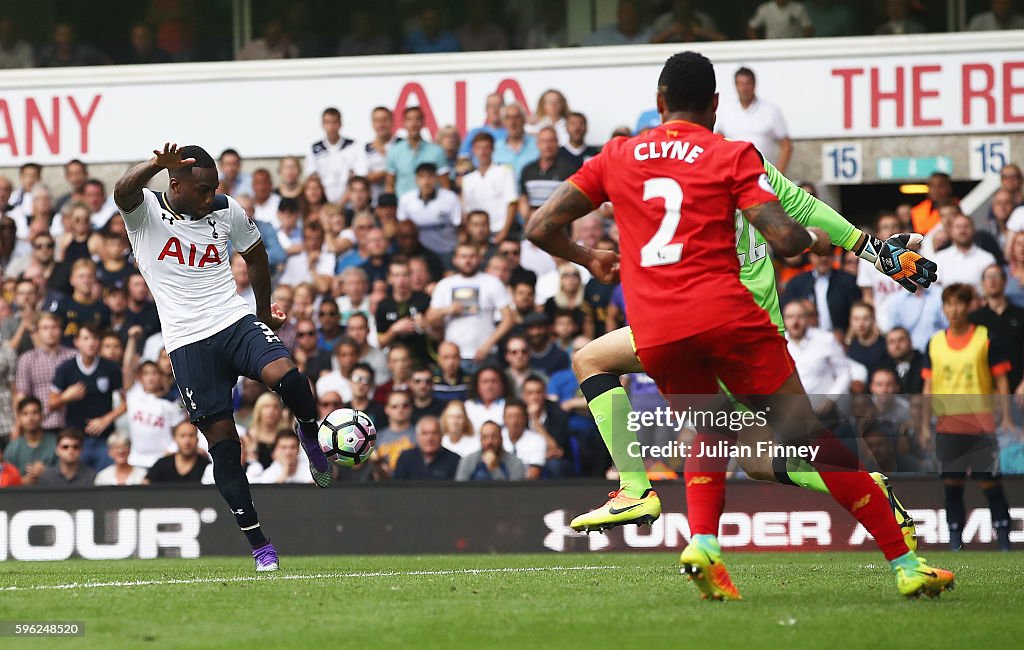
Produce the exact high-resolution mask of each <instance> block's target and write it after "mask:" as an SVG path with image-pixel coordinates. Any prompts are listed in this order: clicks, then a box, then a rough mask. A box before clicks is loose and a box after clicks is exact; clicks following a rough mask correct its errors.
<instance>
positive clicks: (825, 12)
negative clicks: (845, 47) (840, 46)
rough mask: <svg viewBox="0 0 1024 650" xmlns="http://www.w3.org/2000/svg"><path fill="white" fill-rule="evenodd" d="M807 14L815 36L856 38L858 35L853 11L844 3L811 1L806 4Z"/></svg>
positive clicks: (824, 0)
mask: <svg viewBox="0 0 1024 650" xmlns="http://www.w3.org/2000/svg"><path fill="white" fill-rule="evenodd" d="M807 14H808V15H809V16H810V17H811V24H812V25H814V35H815V36H819V37H829V36H856V35H857V34H859V33H860V30H859V29H858V25H857V22H858V21H857V19H856V17H855V16H854V13H853V9H851V8H850V6H849V5H847V4H846V3H843V2H838V1H837V0H811V2H809V3H808V4H807Z"/></svg>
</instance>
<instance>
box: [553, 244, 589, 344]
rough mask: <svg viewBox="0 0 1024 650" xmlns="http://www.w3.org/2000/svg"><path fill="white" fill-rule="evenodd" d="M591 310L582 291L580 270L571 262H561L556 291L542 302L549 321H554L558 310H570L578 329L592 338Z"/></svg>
mask: <svg viewBox="0 0 1024 650" xmlns="http://www.w3.org/2000/svg"><path fill="white" fill-rule="evenodd" d="M592 310H593V308H592V307H591V306H590V303H588V302H587V301H586V296H585V295H584V292H583V278H582V277H580V270H579V269H578V268H576V265H575V264H573V263H571V262H563V263H562V264H561V265H560V266H559V267H558V292H557V293H555V295H554V296H552V297H550V298H548V301H547V302H546V303H544V312H545V313H547V315H548V318H550V319H551V322H554V320H555V314H556V313H557V312H558V311H568V312H570V313H571V314H572V317H573V320H575V321H576V325H577V327H578V328H579V331H580V332H582V334H583V335H584V336H586V337H587V338H594V319H593V318H592V317H591V312H592Z"/></svg>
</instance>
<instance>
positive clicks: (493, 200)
mask: <svg viewBox="0 0 1024 650" xmlns="http://www.w3.org/2000/svg"><path fill="white" fill-rule="evenodd" d="M472 151H473V157H474V158H475V159H476V161H477V162H476V169H475V170H473V171H472V172H470V173H469V174H466V176H465V177H464V178H463V179H462V202H463V208H464V209H465V211H466V212H467V213H469V214H472V213H474V212H477V211H480V212H483V213H484V214H486V215H487V217H488V232H489V233H490V234H491V235H494V241H495V243H497V244H500V243H501V242H502V241H504V240H505V239H506V238H507V237H508V233H509V230H511V228H512V223H513V222H514V221H515V216H516V203H517V201H518V200H519V192H518V190H517V189H516V184H515V174H514V173H513V172H512V169H511V168H510V167H508V166H506V165H495V164H493V154H494V137H493V136H492V135H491V134H490V133H488V132H486V131H480V132H478V133H477V134H476V135H475V136H473V148H472ZM467 222H468V217H467Z"/></svg>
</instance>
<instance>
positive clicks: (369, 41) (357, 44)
mask: <svg viewBox="0 0 1024 650" xmlns="http://www.w3.org/2000/svg"><path fill="white" fill-rule="evenodd" d="M348 25H349V31H348V33H347V34H345V35H344V36H342V37H341V41H340V42H339V43H338V51H337V54H338V56H363V55H371V54H390V53H391V39H389V38H388V37H387V36H386V35H385V34H382V33H381V32H380V31H378V30H377V28H376V27H375V26H374V24H373V13H372V12H370V11H369V10H367V9H366V8H357V9H353V10H352V13H351V14H349V19H348Z"/></svg>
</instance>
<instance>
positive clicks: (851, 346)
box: [845, 302, 889, 376]
mask: <svg viewBox="0 0 1024 650" xmlns="http://www.w3.org/2000/svg"><path fill="white" fill-rule="evenodd" d="M845 343H846V355H847V356H848V357H850V358H851V359H853V360H854V361H856V362H857V363H859V364H861V365H862V366H864V367H865V368H867V370H868V375H869V376H870V375H871V373H873V372H874V371H875V370H877V369H878V368H880V367H882V366H883V365H885V363H886V362H887V361H888V359H889V355H888V354H886V351H885V340H884V339H883V338H882V333H881V332H880V331H879V330H878V325H877V324H876V323H875V310H874V308H873V307H872V306H871V305H869V304H867V303H863V302H855V303H853V307H851V308H850V328H849V329H848V330H847V332H846V339H845Z"/></svg>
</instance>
